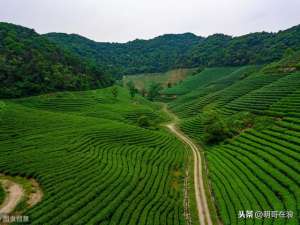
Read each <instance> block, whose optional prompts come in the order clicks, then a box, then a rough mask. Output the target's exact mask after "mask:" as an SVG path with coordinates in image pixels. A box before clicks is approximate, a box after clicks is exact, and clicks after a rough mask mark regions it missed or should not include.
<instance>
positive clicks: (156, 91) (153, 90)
mask: <svg viewBox="0 0 300 225" xmlns="http://www.w3.org/2000/svg"><path fill="white" fill-rule="evenodd" d="M161 90H162V86H161V84H160V83H155V82H153V83H152V84H151V85H150V87H149V90H148V95H147V98H148V99H149V100H150V101H153V100H154V99H155V98H157V97H158V96H159V95H160V91H161Z"/></svg>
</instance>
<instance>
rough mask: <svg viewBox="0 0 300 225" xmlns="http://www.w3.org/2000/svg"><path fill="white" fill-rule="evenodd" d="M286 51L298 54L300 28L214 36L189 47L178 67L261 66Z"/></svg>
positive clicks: (299, 26) (279, 57)
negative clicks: (238, 35)
mask: <svg viewBox="0 0 300 225" xmlns="http://www.w3.org/2000/svg"><path fill="white" fill-rule="evenodd" d="M288 49H289V50H294V51H297V50H300V25H298V26H295V27H292V28H290V29H287V30H284V31H280V32H278V33H267V32H261V33H252V34H248V35H244V36H240V37H231V36H227V35H223V34H215V35H212V36H209V37H208V38H206V39H205V40H203V41H202V42H201V43H199V44H198V45H197V46H196V47H193V49H191V50H190V51H189V53H188V56H187V57H186V58H184V59H183V61H182V64H183V65H185V66H186V67H194V66H199V65H202V66H241V65H249V64H265V63H270V62H273V61H276V60H279V59H281V58H282V57H283V56H284V54H285V52H286V51H287V50H288Z"/></svg>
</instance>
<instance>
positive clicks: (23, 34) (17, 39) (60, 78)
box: [0, 23, 112, 98]
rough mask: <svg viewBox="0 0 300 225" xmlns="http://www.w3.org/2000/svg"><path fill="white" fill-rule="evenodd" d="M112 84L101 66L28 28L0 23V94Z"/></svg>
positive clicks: (23, 94) (35, 92) (88, 87)
mask: <svg viewBox="0 0 300 225" xmlns="http://www.w3.org/2000/svg"><path fill="white" fill-rule="evenodd" d="M111 84H112V80H111V78H110V77H108V76H107V75H105V74H104V70H103V69H102V68H101V67H99V66H98V65H96V64H93V63H91V62H89V61H83V60H81V59H80V58H78V57H77V56H74V55H73V54H71V53H70V52H67V51H65V50H63V49H62V48H60V47H58V46H57V45H55V44H53V43H52V42H50V41H49V40H48V39H47V38H45V37H43V36H41V35H38V34H37V33H35V32H34V31H33V30H31V29H27V28H24V27H21V26H16V25H13V24H8V23H0V98H11V97H20V96H28V95H36V94H40V93H46V92H53V91H57V90H86V89H94V88H99V87H106V86H109V85H111Z"/></svg>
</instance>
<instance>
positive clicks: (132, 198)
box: [0, 88, 185, 224]
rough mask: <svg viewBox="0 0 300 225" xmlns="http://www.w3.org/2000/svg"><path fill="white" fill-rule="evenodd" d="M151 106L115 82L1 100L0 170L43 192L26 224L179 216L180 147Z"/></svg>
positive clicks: (176, 220)
mask: <svg viewBox="0 0 300 225" xmlns="http://www.w3.org/2000/svg"><path fill="white" fill-rule="evenodd" d="M157 113H158V111H157V106H155V105H153V104H152V103H149V102H148V101H146V100H144V99H142V98H140V97H138V96H137V97H136V98H134V99H131V98H130V97H129V94H128V92H127V91H126V90H124V89H122V88H119V95H118V96H117V98H115V97H113V96H112V90H111V88H108V89H101V90H95V91H87V92H76V93H74V92H67V93H56V94H47V95H42V96H38V97H30V98H24V99H18V100H12V101H8V100H6V101H2V103H1V122H0V123H1V126H0V127H1V129H0V137H1V147H0V152H1V158H0V171H1V172H4V173H6V174H10V175H17V174H18V175H22V176H24V177H34V178H35V179H36V180H37V181H38V182H39V183H40V185H41V187H42V189H43V191H44V194H45V196H44V198H43V201H42V202H41V203H40V204H38V205H37V206H36V207H34V208H32V209H29V210H27V211H26V212H24V214H25V215H28V216H29V217H30V220H31V223H30V224H184V219H183V197H182V194H183V192H182V185H183V180H182V176H183V171H184V167H185V165H184V158H185V149H184V148H183V145H182V144H181V142H180V141H178V140H177V139H176V138H175V137H174V136H172V135H170V134H168V133H167V132H165V131H164V130H161V129H160V128H158V127H157V126H156V125H157V123H158V122H161V121H162V120H163V118H161V117H160V115H159V114H157ZM142 115H143V116H147V117H149V119H151V122H152V125H151V127H149V128H142V127H140V126H138V123H136V120H137V119H138V118H139V117H140V116H142Z"/></svg>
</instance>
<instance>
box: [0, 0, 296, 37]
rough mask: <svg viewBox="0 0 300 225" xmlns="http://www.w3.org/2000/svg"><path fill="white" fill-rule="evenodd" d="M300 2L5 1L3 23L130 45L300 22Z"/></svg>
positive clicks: (0, 0) (0, 7)
mask: <svg viewBox="0 0 300 225" xmlns="http://www.w3.org/2000/svg"><path fill="white" fill-rule="evenodd" d="M299 10H300V0H0V21H2V22H10V23H15V24H18V25H22V26H26V27H30V28H33V29H35V30H36V31H37V32H38V33H48V32H64V33H77V34H80V35H82V36H86V37H88V38H90V39H93V40H95V41H101V42H104V41H105V42H126V41H130V40H134V39H150V38H153V37H155V36H158V35H162V34H166V33H168V34H169V33H185V32H192V33H195V34H196V35H199V36H205V37H206V36H209V35H212V34H214V33H225V34H228V35H233V36H240V35H243V34H247V33H251V32H259V31H268V32H271V31H272V32H277V31H279V30H284V29H287V28H289V27H292V26H295V25H298V24H300V13H299V12H300V11H299Z"/></svg>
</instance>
